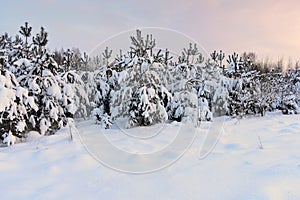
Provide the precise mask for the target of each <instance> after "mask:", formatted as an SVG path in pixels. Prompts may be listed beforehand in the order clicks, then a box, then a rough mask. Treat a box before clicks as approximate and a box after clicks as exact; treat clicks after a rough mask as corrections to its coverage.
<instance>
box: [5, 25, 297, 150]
mask: <svg viewBox="0 0 300 200" xmlns="http://www.w3.org/2000/svg"><path fill="white" fill-rule="evenodd" d="M19 34H20V35H16V36H15V37H11V36H9V35H8V34H7V33H5V34H3V35H2V36H1V38H0V67H1V69H0V96H1V99H0V140H2V142H4V143H6V144H8V145H10V144H13V143H14V142H15V141H16V138H24V137H26V133H27V132H28V131H30V130H36V131H38V132H40V134H42V135H49V134H53V133H55V131H57V130H58V129H60V128H62V127H64V126H70V125H72V123H73V118H84V119H86V118H88V117H92V116H94V117H95V119H96V121H97V123H99V124H100V126H101V127H102V128H109V127H110V126H111V125H112V124H113V123H114V122H115V121H116V120H118V119H119V118H126V119H127V120H128V123H127V127H128V128H129V127H133V126H148V125H153V124H156V123H162V122H165V121H166V120H176V121H187V120H191V121H194V122H198V121H203V120H205V121H210V120H213V117H215V116H223V115H229V116H233V117H243V116H246V115H262V116H263V115H264V114H265V112H267V111H274V110H281V111H282V113H284V114H298V113H299V112H300V109H299V106H300V69H299V67H298V65H296V66H295V67H291V66H290V68H288V69H287V70H286V71H282V66H281V65H280V63H278V65H277V66H273V67H266V66H264V65H262V64H261V63H259V62H256V61H255V59H254V58H255V56H254V54H252V53H250V54H246V53H245V54H243V55H242V56H239V55H238V54H236V53H234V54H232V55H228V57H227V59H226V56H225V54H224V53H223V52H222V51H220V52H216V51H214V52H212V53H211V55H210V58H206V59H205V58H204V57H203V55H202V54H201V53H200V52H199V50H198V48H197V45H196V44H195V45H193V44H187V48H183V51H182V54H181V55H180V56H178V57H172V56H171V55H170V52H169V51H168V50H167V49H166V50H155V47H156V41H155V39H154V38H153V36H152V35H146V36H143V35H142V33H141V31H139V30H137V33H136V35H135V36H131V37H130V38H129V39H130V40H131V46H130V47H129V51H128V52H127V53H124V54H123V53H122V52H120V54H119V55H117V56H116V58H112V51H111V50H109V48H108V47H107V48H106V49H105V51H104V52H103V53H102V55H99V56H98V57H95V58H89V57H88V55H87V54H86V53H84V54H83V55H82V54H81V53H80V51H79V49H76V48H73V49H67V50H63V49H62V50H60V51H57V50H56V51H54V52H50V51H49V50H48V49H47V47H46V46H47V43H48V33H47V32H46V30H45V29H44V28H43V27H41V29H40V31H38V32H37V33H36V34H33V32H32V28H31V27H30V26H29V24H28V23H25V25H24V26H21V27H20V31H19ZM174 42H176V41H174ZM225 60H226V61H227V62H225Z"/></svg>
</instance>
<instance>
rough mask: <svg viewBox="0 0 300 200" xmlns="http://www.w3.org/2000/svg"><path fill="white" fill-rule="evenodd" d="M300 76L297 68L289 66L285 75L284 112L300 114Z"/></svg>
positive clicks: (283, 91)
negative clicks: (299, 102)
mask: <svg viewBox="0 0 300 200" xmlns="http://www.w3.org/2000/svg"><path fill="white" fill-rule="evenodd" d="M298 81H299V80H298V77H297V73H296V70H295V69H291V68H289V69H288V70H287V71H286V73H285V76H284V83H283V84H282V85H283V88H282V89H283V90H282V97H283V98H282V108H281V109H282V113H283V114H299V113H300V108H299V106H298V103H297V96H296V95H297V89H298V88H297V84H296V83H297V82H298Z"/></svg>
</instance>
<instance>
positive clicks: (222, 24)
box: [0, 0, 300, 60]
mask: <svg viewBox="0 0 300 200" xmlns="http://www.w3.org/2000/svg"><path fill="white" fill-rule="evenodd" d="M1 8H2V9H1V12H0V34H2V33H4V32H8V33H9V34H10V35H15V34H16V33H17V32H18V30H19V27H20V26H21V25H23V24H24V22H25V21H28V22H29V24H30V25H31V26H32V27H33V32H34V33H36V32H37V31H39V28H40V26H44V27H45V29H46V30H47V31H48V32H49V48H51V49H55V48H57V49H60V48H61V47H64V48H71V47H78V48H80V49H81V50H82V51H86V52H90V51H91V50H92V49H94V48H95V46H96V45H97V44H99V43H101V42H103V41H104V40H106V39H107V38H109V37H111V36H113V35H116V34H118V33H120V32H122V31H126V30H132V29H136V28H139V27H163V28H167V29H173V30H176V31H179V32H181V33H184V34H186V35H187V36H189V37H191V38H193V39H194V40H195V41H197V43H199V44H201V45H202V46H203V47H204V48H205V49H206V50H207V51H208V52H211V51H213V50H215V49H216V50H220V49H222V50H223V51H225V52H226V53H227V54H229V53H233V52H235V51H236V52H239V53H240V52H244V51H247V52H250V51H251V52H255V53H257V54H258V55H259V57H261V58H266V57H269V58H270V59H273V60H278V59H279V58H281V57H283V58H284V59H292V60H300V12H299V10H300V1H298V0H251V1H250V0H248V1H244V0H185V1H174V0H173V1H172V0H165V1H164V0H151V1H142V0H120V1H118V0H110V1H105V0H85V1H83V0H9V1H4V0H1Z"/></svg>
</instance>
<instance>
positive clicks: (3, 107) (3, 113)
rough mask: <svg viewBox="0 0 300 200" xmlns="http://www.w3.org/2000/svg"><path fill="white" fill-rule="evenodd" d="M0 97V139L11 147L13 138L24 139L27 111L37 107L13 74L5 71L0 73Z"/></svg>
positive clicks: (14, 139) (27, 117) (13, 141)
mask: <svg viewBox="0 0 300 200" xmlns="http://www.w3.org/2000/svg"><path fill="white" fill-rule="evenodd" d="M0 96H1V100H0V136H1V137H0V139H1V140H3V142H5V143H7V145H11V144H14V143H15V141H16V138H15V137H18V138H24V137H25V131H26V130H27V129H28V127H27V122H28V120H29V116H28V113H27V110H30V109H34V110H37V109H38V107H37V105H36V104H35V103H34V99H33V97H31V96H29V95H28V90H27V89H25V88H23V87H21V86H20V85H19V83H18V81H17V79H16V78H15V76H14V74H12V73H11V72H9V71H8V70H6V69H3V70H1V72H0Z"/></svg>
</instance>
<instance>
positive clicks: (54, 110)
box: [18, 27, 67, 135]
mask: <svg viewBox="0 0 300 200" xmlns="http://www.w3.org/2000/svg"><path fill="white" fill-rule="evenodd" d="M47 36H48V33H47V32H46V31H45V30H44V28H43V27H42V28H41V31H40V33H38V34H37V35H36V36H35V37H33V44H32V48H31V49H30V51H31V52H30V53H31V54H32V57H31V60H30V63H31V66H30V67H28V69H29V71H28V72H27V73H26V74H23V75H21V76H20V77H19V78H18V80H19V82H20V84H21V85H22V86H23V87H26V88H28V90H29V96H32V97H33V98H34V102H35V104H36V105H37V106H38V110H33V109H32V110H30V112H29V116H30V117H29V121H30V126H31V127H30V129H35V130H38V131H40V133H41V134H42V135H45V134H53V133H54V131H55V130H57V129H59V128H61V127H62V126H63V125H64V124H66V122H67V116H66V115H65V112H64V109H63V107H62V105H61V101H62V92H61V88H60V85H59V82H60V81H61V77H60V76H59V75H58V74H57V69H58V65H57V63H56V62H55V61H54V59H53V58H52V57H51V55H50V54H49V53H48V52H47V50H46V48H45V46H46V44H47V42H48V39H47Z"/></svg>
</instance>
